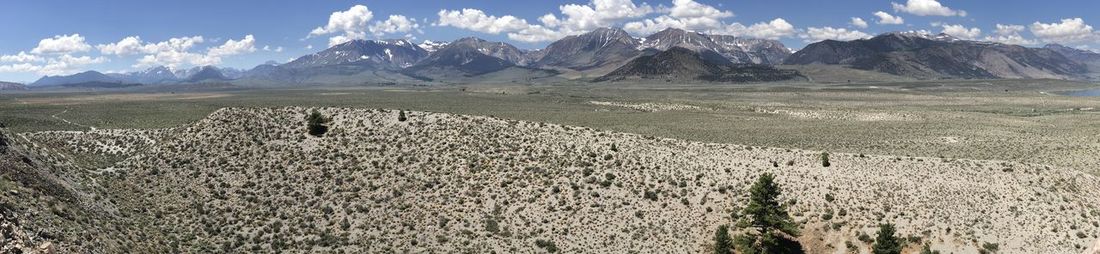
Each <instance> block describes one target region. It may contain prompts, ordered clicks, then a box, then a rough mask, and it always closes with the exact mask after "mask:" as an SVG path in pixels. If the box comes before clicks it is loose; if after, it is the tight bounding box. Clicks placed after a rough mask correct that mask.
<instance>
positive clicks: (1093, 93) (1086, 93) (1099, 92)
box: [1066, 89, 1100, 96]
mask: <svg viewBox="0 0 1100 254" xmlns="http://www.w3.org/2000/svg"><path fill="white" fill-rule="evenodd" d="M1066 95H1069V96H1100V89H1092V90H1081V91H1073V92H1068V93H1066Z"/></svg>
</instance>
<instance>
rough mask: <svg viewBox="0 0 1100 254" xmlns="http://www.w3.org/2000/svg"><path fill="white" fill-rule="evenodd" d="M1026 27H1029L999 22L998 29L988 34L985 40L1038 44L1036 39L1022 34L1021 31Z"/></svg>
mask: <svg viewBox="0 0 1100 254" xmlns="http://www.w3.org/2000/svg"><path fill="white" fill-rule="evenodd" d="M1026 29H1027V28H1025V27H1024V26H1022V25H1003V24H997V30H995V31H993V35H990V36H986V37H985V40H987V41H992V42H999V43H1005V44H1015V45H1035V44H1038V42H1036V41H1035V40H1031V39H1026V38H1024V36H1022V35H1020V33H1021V32H1023V31H1024V30H1026Z"/></svg>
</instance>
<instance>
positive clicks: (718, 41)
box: [641, 28, 791, 64]
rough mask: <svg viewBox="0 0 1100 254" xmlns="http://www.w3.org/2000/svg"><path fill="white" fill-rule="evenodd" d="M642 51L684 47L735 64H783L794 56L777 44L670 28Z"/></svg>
mask: <svg viewBox="0 0 1100 254" xmlns="http://www.w3.org/2000/svg"><path fill="white" fill-rule="evenodd" d="M641 44H642V45H641V47H643V48H652V49H656V50H661V51H664V50H668V49H670V48H673V47H682V48H686V49H691V50H694V51H696V52H700V53H701V52H703V51H713V52H716V53H718V54H720V55H722V57H724V58H726V59H728V60H729V61H731V62H733V63H748V64H781V63H783V59H784V58H787V56H790V55H791V51H790V49H787V47H786V46H784V45H783V43H781V42H779V41H775V40H766V39H755V38H743V37H737V36H730V35H711V34H702V33H698V32H689V31H685V30H683V29H676V28H668V29H665V30H662V31H660V32H657V33H654V34H651V35H649V36H646V37H645V39H644V40H643V41H642V43H641Z"/></svg>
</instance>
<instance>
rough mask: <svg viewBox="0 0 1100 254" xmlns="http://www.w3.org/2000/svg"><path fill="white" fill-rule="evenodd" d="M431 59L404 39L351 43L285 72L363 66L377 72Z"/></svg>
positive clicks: (296, 63)
mask: <svg viewBox="0 0 1100 254" xmlns="http://www.w3.org/2000/svg"><path fill="white" fill-rule="evenodd" d="M427 56H428V51H427V50H424V49H423V48H420V46H417V45H416V44H413V43H411V42H409V41H406V40H403V39H396V40H351V41H348V42H345V43H341V44H338V45H335V46H332V47H331V48H328V49H325V50H322V51H321V52H317V53H314V54H309V55H305V56H302V57H299V58H298V59H295V60H294V61H290V62H289V63H286V64H284V65H283V67H285V68H292V69H293V68H299V69H300V68H311V67H322V66H331V65H346V64H352V65H363V66H369V67H371V68H376V69H401V68H405V67H409V66H412V65H414V64H416V63H417V62H419V61H420V60H422V59H424V58H425V57H427Z"/></svg>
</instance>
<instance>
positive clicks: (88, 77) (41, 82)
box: [30, 71, 122, 87]
mask: <svg viewBox="0 0 1100 254" xmlns="http://www.w3.org/2000/svg"><path fill="white" fill-rule="evenodd" d="M89 82H99V83H122V79H119V78H115V77H111V76H107V75H106V74H103V73H100V72H98V71H85V72H81V73H77V74H73V75H68V76H45V77H42V78H40V79H38V81H35V82H34V83H31V84H30V86H35V87H42V86H60V85H66V84H79V83H89Z"/></svg>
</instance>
